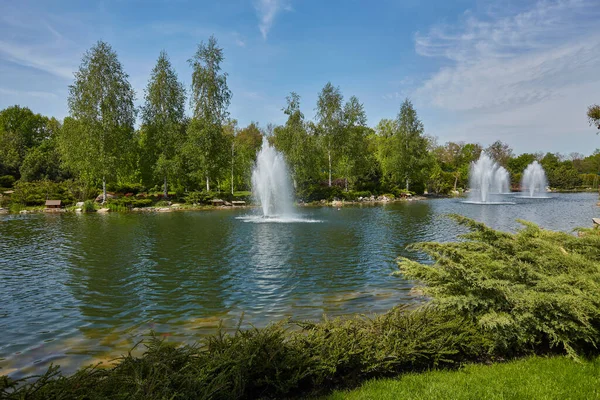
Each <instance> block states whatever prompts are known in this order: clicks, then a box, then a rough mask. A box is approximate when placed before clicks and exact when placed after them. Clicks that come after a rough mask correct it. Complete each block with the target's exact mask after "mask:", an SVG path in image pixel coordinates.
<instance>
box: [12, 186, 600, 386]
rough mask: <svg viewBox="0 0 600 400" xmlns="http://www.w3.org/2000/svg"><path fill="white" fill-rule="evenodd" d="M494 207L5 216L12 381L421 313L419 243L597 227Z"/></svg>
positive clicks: (559, 201) (571, 214)
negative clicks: (282, 218)
mask: <svg viewBox="0 0 600 400" xmlns="http://www.w3.org/2000/svg"><path fill="white" fill-rule="evenodd" d="M552 196H553V197H552V198H551V199H538V200H535V199H531V200H530V199H512V197H511V201H516V202H517V204H515V205H496V206H490V205H486V206H482V205H473V204H464V203H461V202H460V201H459V200H457V199H436V200H424V201H414V202H403V203H390V204H385V205H378V206H367V205H363V206H350V207H343V208H341V209H340V210H338V209H336V208H333V207H304V208H298V210H297V211H298V215H299V217H300V218H302V219H304V220H310V221H311V222H310V223H305V222H298V223H255V222H257V221H256V220H253V219H248V218H244V217H245V216H247V215H248V214H251V213H252V212H253V211H252V210H248V209H231V210H218V211H198V212H173V213H157V214H153V213H113V214H104V215H102V214H87V215H77V214H29V215H0V367H1V368H2V369H0V374H10V375H11V376H12V377H15V378H18V377H21V376H24V375H28V374H31V373H39V372H41V371H43V370H45V369H46V368H47V367H48V365H49V364H50V363H54V364H60V365H61V366H63V369H64V371H67V372H72V371H73V370H74V369H76V368H77V367H79V366H81V365H84V364H87V363H90V362H96V361H101V360H109V359H111V358H113V357H114V356H115V355H119V354H121V353H123V352H126V351H127V350H128V349H130V348H131V347H132V346H133V345H134V344H135V343H136V342H138V341H139V340H140V339H141V338H143V337H144V336H145V335H147V334H148V333H149V332H150V331H151V330H153V331H155V332H156V333H157V334H158V335H161V336H163V337H165V338H167V340H174V341H178V340H179V341H187V342H191V341H193V340H194V339H196V338H198V337H200V336H201V335H206V334H209V333H214V332H215V331H216V330H217V328H218V326H219V324H220V323H222V324H223V326H224V327H225V328H226V329H232V328H233V327H235V326H236V324H237V323H238V322H239V321H240V319H241V318H242V315H243V320H242V325H243V326H250V324H253V325H255V326H264V325H266V324H268V323H269V322H270V321H274V320H280V319H283V318H287V317H291V318H293V319H296V320H305V319H312V320H315V319H319V318H321V317H322V316H323V315H324V314H326V315H328V316H338V315H347V314H353V313H363V314H372V313H377V312H383V311H385V310H387V309H389V308H391V307H392V306H393V305H395V304H398V303H407V302H414V301H417V300H416V299H415V298H414V297H413V296H412V295H411V293H410V289H411V283H410V282H409V281H406V280H403V279H402V278H399V277H393V276H391V275H390V274H391V272H392V271H394V270H395V269H396V263H395V259H396V257H398V256H400V255H403V256H410V257H414V258H417V259H421V260H425V258H424V257H423V255H420V254H415V253H408V252H407V251H406V250H405V249H404V248H405V246H406V245H407V244H410V243H414V242H419V241H449V240H455V239H456V238H457V235H459V234H460V233H464V232H465V231H464V229H462V228H459V227H458V226H457V225H456V224H455V223H454V222H452V221H451V220H449V219H447V218H446V217H445V215H446V214H448V213H459V214H462V215H466V216H468V217H471V218H474V219H477V220H479V221H482V222H485V223H487V224H489V225H491V226H492V227H494V228H499V229H504V230H511V231H514V230H516V229H518V227H519V224H518V223H517V222H516V221H515V220H516V219H525V220H530V221H533V222H536V223H538V224H540V225H541V226H542V227H544V228H547V229H552V230H563V231H572V230H573V228H575V227H577V226H591V218H592V217H596V216H600V209H598V208H597V207H596V202H597V201H598V195H597V194H595V193H579V194H552Z"/></svg>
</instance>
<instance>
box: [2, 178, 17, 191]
mask: <svg viewBox="0 0 600 400" xmlns="http://www.w3.org/2000/svg"><path fill="white" fill-rule="evenodd" d="M14 184H15V177H14V176H12V175H4V176H0V187H2V188H11V187H13V185H14Z"/></svg>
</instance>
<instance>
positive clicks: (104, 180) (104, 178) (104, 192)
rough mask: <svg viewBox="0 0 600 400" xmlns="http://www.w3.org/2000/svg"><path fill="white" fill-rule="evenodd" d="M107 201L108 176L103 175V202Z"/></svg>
mask: <svg viewBox="0 0 600 400" xmlns="http://www.w3.org/2000/svg"><path fill="white" fill-rule="evenodd" d="M104 203H106V177H105V176H103V177H102V204H104Z"/></svg>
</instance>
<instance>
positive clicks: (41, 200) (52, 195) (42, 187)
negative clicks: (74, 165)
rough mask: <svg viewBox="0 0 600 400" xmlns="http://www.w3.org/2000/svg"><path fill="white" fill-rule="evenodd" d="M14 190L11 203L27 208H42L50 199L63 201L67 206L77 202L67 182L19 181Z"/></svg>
mask: <svg viewBox="0 0 600 400" xmlns="http://www.w3.org/2000/svg"><path fill="white" fill-rule="evenodd" d="M14 190H15V192H14V193H13V194H12V195H11V201H12V202H13V203H19V204H23V205H26V206H41V205H44V204H45V202H46V200H48V199H52V200H62V202H63V204H65V205H68V204H73V203H75V200H76V199H75V197H73V193H72V192H71V190H70V188H69V186H68V184H67V183H66V182H52V181H35V182H22V181H19V182H17V183H16V184H15V188H14Z"/></svg>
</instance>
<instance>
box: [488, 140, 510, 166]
mask: <svg viewBox="0 0 600 400" xmlns="http://www.w3.org/2000/svg"><path fill="white" fill-rule="evenodd" d="M485 152H486V153H487V154H488V155H489V156H490V157H492V158H493V159H494V160H496V162H497V163H498V164H500V165H502V166H503V167H507V166H508V160H510V159H511V158H512V157H513V150H512V149H511V147H510V146H509V145H508V144H506V143H503V142H501V141H500V140H496V141H495V142H494V143H492V144H490V145H489V146H488V148H487V149H485Z"/></svg>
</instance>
